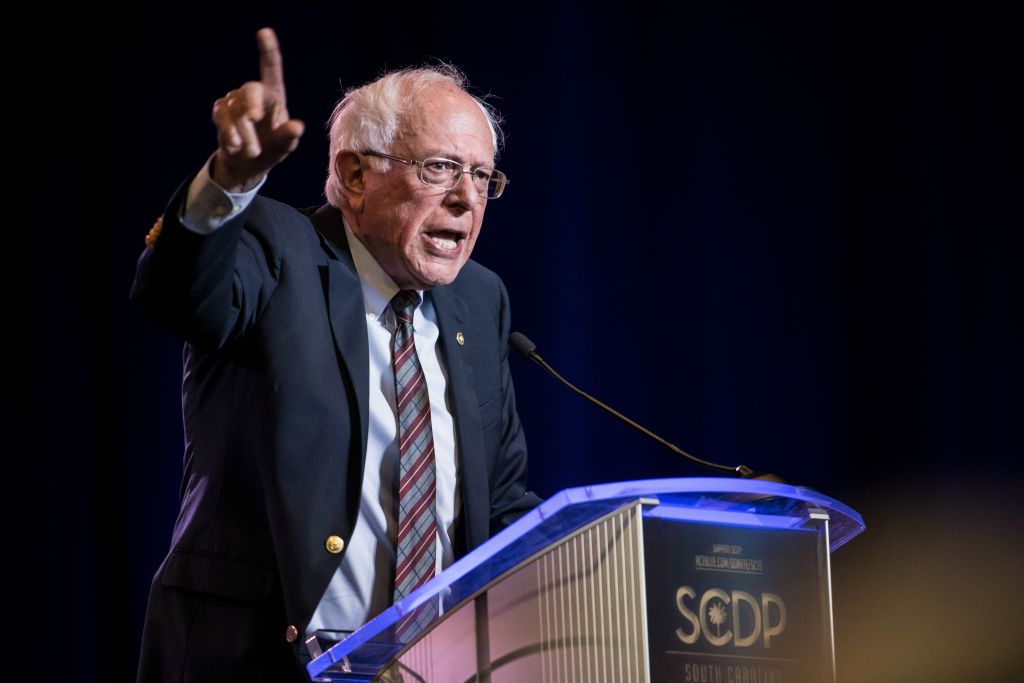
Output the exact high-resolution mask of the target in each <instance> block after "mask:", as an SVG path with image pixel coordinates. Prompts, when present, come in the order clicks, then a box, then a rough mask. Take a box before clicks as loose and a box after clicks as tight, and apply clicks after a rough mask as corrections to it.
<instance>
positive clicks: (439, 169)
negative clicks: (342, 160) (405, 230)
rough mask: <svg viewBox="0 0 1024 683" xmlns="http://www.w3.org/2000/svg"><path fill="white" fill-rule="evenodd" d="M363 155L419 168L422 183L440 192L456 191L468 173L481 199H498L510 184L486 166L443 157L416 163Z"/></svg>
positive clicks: (379, 153) (376, 154) (383, 155)
mask: <svg viewBox="0 0 1024 683" xmlns="http://www.w3.org/2000/svg"><path fill="white" fill-rule="evenodd" d="M363 154H366V155H367V156H371V157H380V158H381V159H390V160H391V161H397V162H398V163H400V164H407V165H409V166H417V167H419V169H420V172H419V177H420V182H421V183H423V184H424V185H427V186H429V187H436V188H437V189H439V190H451V189H454V188H455V186H456V185H458V184H459V181H460V180H462V175H463V174H464V173H466V172H467V171H468V172H469V177H470V179H471V180H472V181H473V185H474V187H476V191H477V192H478V193H479V194H480V196H481V197H487V198H488V199H497V198H498V197H500V196H501V193H502V192H504V191H505V186H506V185H508V184H509V179H508V176H506V175H505V174H504V173H502V172H501V171H498V170H496V169H493V168H487V167H485V166H477V167H476V168H473V167H471V166H470V165H469V164H460V163H459V162H457V161H452V160H451V159H444V158H442V157H430V158H428V159H424V160H422V161H414V160H412V159H403V158H402V157H396V156H392V155H390V154H383V153H381V152H372V151H367V152H363Z"/></svg>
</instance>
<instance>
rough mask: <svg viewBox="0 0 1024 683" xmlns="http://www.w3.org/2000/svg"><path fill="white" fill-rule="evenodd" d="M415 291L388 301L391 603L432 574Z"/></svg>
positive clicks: (430, 468)
mask: <svg viewBox="0 0 1024 683" xmlns="http://www.w3.org/2000/svg"><path fill="white" fill-rule="evenodd" d="M417 303H419V295H418V294H417V293H416V292H414V291H408V290H403V291H400V292H398V294H396V295H395V297H394V298H393V299H392V300H391V308H392V309H393V310H394V312H395V318H396V322H397V328H396V330H395V336H394V339H393V340H392V345H391V363H392V368H393V369H394V372H395V400H396V405H397V409H398V454H399V463H400V464H399V470H400V477H399V491H398V543H397V559H396V562H395V592H394V599H395V602H397V601H399V600H401V599H402V598H404V597H405V596H407V595H409V594H410V593H412V592H413V591H414V590H416V589H417V588H419V587H420V586H421V585H423V584H424V583H426V582H427V580H429V579H431V578H433V576H434V566H435V563H436V561H437V555H436V550H435V543H436V538H437V522H436V521H435V519H434V508H435V504H434V500H435V478H434V435H433V432H432V430H431V429H430V396H429V395H428V393H427V382H426V378H425V377H424V375H423V369H422V368H421V367H420V361H419V358H417V356H416V345H415V343H414V340H413V328H412V318H413V312H414V311H415V310H416V304H417Z"/></svg>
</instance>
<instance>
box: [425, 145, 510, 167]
mask: <svg viewBox="0 0 1024 683" xmlns="http://www.w3.org/2000/svg"><path fill="white" fill-rule="evenodd" d="M431 158H434V159H450V160H451V161H457V162H459V163H460V164H465V163H469V164H470V165H471V166H472V167H473V168H490V169H493V168H494V159H491V160H490V161H485V162H483V163H479V164H476V163H473V162H467V161H466V157H464V156H462V155H461V154H455V153H451V152H445V151H443V150H436V149H435V150H431V151H429V152H426V153H425V155H424V156H422V157H420V160H423V159H431Z"/></svg>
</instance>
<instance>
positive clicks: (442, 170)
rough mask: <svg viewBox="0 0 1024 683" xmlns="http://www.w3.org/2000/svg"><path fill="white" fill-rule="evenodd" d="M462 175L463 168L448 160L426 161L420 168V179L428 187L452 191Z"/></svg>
mask: <svg viewBox="0 0 1024 683" xmlns="http://www.w3.org/2000/svg"><path fill="white" fill-rule="evenodd" d="M461 173H462V167H461V166H459V165H458V164H456V163H455V162H454V161H450V160H448V159H424V161H423V166H421V167H420V179H421V180H423V182H424V183H426V184H427V185H432V186H434V187H440V188H444V189H445V190H450V189H451V188H453V187H455V179H456V178H458V177H459V175H460V174H461Z"/></svg>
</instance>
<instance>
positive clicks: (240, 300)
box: [131, 179, 281, 348]
mask: <svg viewBox="0 0 1024 683" xmlns="http://www.w3.org/2000/svg"><path fill="white" fill-rule="evenodd" d="M189 182H191V179H190V180H189V181H186V182H185V183H184V184H183V185H182V186H181V187H179V188H178V191H177V192H176V193H175V195H174V197H173V198H172V199H171V201H170V203H169V204H168V206H167V209H166V210H165V212H164V216H163V226H162V229H161V231H160V233H159V237H158V238H157V239H156V240H155V242H154V243H153V244H152V246H147V247H146V249H145V251H144V252H143V253H142V255H141V256H140V257H139V261H138V265H137V268H136V274H135V281H134V282H133V284H132V289H131V299H132V300H133V301H135V302H137V303H139V304H140V305H141V306H142V307H143V308H144V309H145V310H146V311H147V312H148V313H149V314H150V315H152V316H153V318H154V319H155V320H156V322H157V323H158V324H159V325H161V326H162V327H164V328H166V329H167V330H168V331H170V332H172V333H174V334H176V335H178V336H180V337H182V338H184V339H185V340H186V341H188V342H190V343H193V344H196V345H199V346H203V347H206V348H221V347H223V346H224V345H225V344H227V343H229V342H231V341H233V340H235V339H237V338H239V337H241V336H242V335H244V334H245V333H246V331H247V330H248V329H250V328H251V327H252V325H253V324H254V323H255V322H256V320H258V318H259V315H260V313H261V312H262V311H263V310H264V309H265V307H266V305H267V303H268V302H269V301H270V298H271V296H272V295H273V293H274V290H275V288H276V286H277V282H278V278H279V276H280V271H281V259H280V255H279V254H278V253H276V250H275V249H273V248H272V245H271V242H270V240H268V239H267V237H266V235H265V234H262V235H261V233H260V232H258V231H255V230H252V229H251V227H250V226H248V225H247V221H248V220H249V218H250V216H251V215H252V213H253V212H254V211H255V212H262V211H265V207H261V199H260V198H259V197H257V198H256V200H254V202H253V204H252V205H250V207H249V208H247V209H246V210H245V211H242V212H241V213H240V214H239V215H238V216H236V217H235V218H233V219H231V220H230V221H227V222H226V223H224V224H223V225H222V226H221V227H220V228H219V229H217V230H215V231H214V232H212V233H210V234H208V235H201V234H198V233H195V232H192V231H190V230H188V228H186V227H185V226H184V225H182V223H181V221H180V220H179V218H180V215H181V211H182V207H183V205H184V202H185V197H186V195H187V193H188V186H189Z"/></svg>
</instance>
